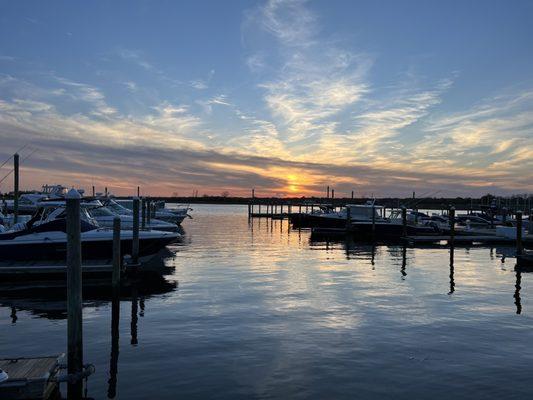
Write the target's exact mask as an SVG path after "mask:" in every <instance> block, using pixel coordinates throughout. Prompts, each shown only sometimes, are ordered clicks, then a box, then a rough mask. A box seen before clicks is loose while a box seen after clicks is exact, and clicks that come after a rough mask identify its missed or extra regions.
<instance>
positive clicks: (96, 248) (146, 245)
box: [0, 237, 176, 261]
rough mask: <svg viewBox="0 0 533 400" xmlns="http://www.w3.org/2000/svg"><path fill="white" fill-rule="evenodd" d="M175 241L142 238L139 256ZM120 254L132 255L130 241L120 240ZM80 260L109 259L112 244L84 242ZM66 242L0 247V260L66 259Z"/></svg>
mask: <svg viewBox="0 0 533 400" xmlns="http://www.w3.org/2000/svg"><path fill="white" fill-rule="evenodd" d="M174 241H176V238H175V237H158V238H144V239H140V240H139V255H140V256H147V255H151V254H155V253H157V252H158V251H159V250H161V249H162V248H164V247H165V246H167V245H168V244H170V243H172V242H174ZM120 244H121V253H122V254H123V255H126V254H130V255H131V253H132V240H131V239H129V240H128V239H124V240H121V243H120ZM81 250H82V258H84V259H85V258H86V259H111V258H112V256H113V242H112V241H111V240H84V241H83V242H82V245H81ZM66 255H67V244H66V241H54V242H45V241H43V242H40V243H35V242H34V243H31V242H28V243H10V244H7V243H6V244H2V245H1V246H0V258H1V259H2V260H3V261H29V260H58V259H66Z"/></svg>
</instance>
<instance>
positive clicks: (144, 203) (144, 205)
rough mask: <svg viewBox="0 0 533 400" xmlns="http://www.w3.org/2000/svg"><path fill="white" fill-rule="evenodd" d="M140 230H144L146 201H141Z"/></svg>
mask: <svg viewBox="0 0 533 400" xmlns="http://www.w3.org/2000/svg"><path fill="white" fill-rule="evenodd" d="M141 229H142V230H143V231H144V230H145V229H146V199H144V198H142V199H141Z"/></svg>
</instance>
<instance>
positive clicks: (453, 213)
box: [449, 207, 455, 245]
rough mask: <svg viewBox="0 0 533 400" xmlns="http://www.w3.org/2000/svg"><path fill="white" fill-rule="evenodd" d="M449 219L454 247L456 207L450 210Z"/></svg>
mask: <svg viewBox="0 0 533 400" xmlns="http://www.w3.org/2000/svg"><path fill="white" fill-rule="evenodd" d="M449 218H450V240H451V243H452V245H453V241H454V240H455V207H451V208H450V212H449Z"/></svg>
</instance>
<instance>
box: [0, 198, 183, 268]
mask: <svg viewBox="0 0 533 400" xmlns="http://www.w3.org/2000/svg"><path fill="white" fill-rule="evenodd" d="M80 218H81V221H80V222H81V242H82V246H81V247H82V257H83V258H85V259H101V258H104V259H110V258H111V257H112V246H113V231H112V230H111V229H107V228H101V227H99V226H98V223H97V222H96V221H95V220H94V218H92V217H91V215H90V214H89V212H88V211H87V208H86V207H81V208H80ZM180 238H181V235H180V234H179V233H177V232H161V231H156V230H151V231H144V230H141V231H139V255H140V256H145V255H150V254H155V253H157V252H158V251H159V250H161V249H162V248H164V247H165V246H166V245H168V244H170V243H172V242H175V241H177V240H179V239H180ZM132 242H133V231H131V230H122V231H121V251H122V254H124V255H125V254H131V252H132ZM66 250H67V234H66V205H65V202H64V201H62V202H48V203H43V204H41V205H40V207H39V208H38V210H37V212H36V213H35V215H34V216H33V217H32V218H31V219H30V220H29V221H27V222H21V223H18V224H15V225H14V226H13V227H12V228H11V229H10V230H8V231H5V232H2V233H0V258H1V259H2V260H9V261H15V260H48V259H61V258H63V259H64V258H65V257H66Z"/></svg>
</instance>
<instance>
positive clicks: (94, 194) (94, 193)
mask: <svg viewBox="0 0 533 400" xmlns="http://www.w3.org/2000/svg"><path fill="white" fill-rule="evenodd" d="M94 196H96V192H95V190H94V185H93V197H94Z"/></svg>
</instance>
